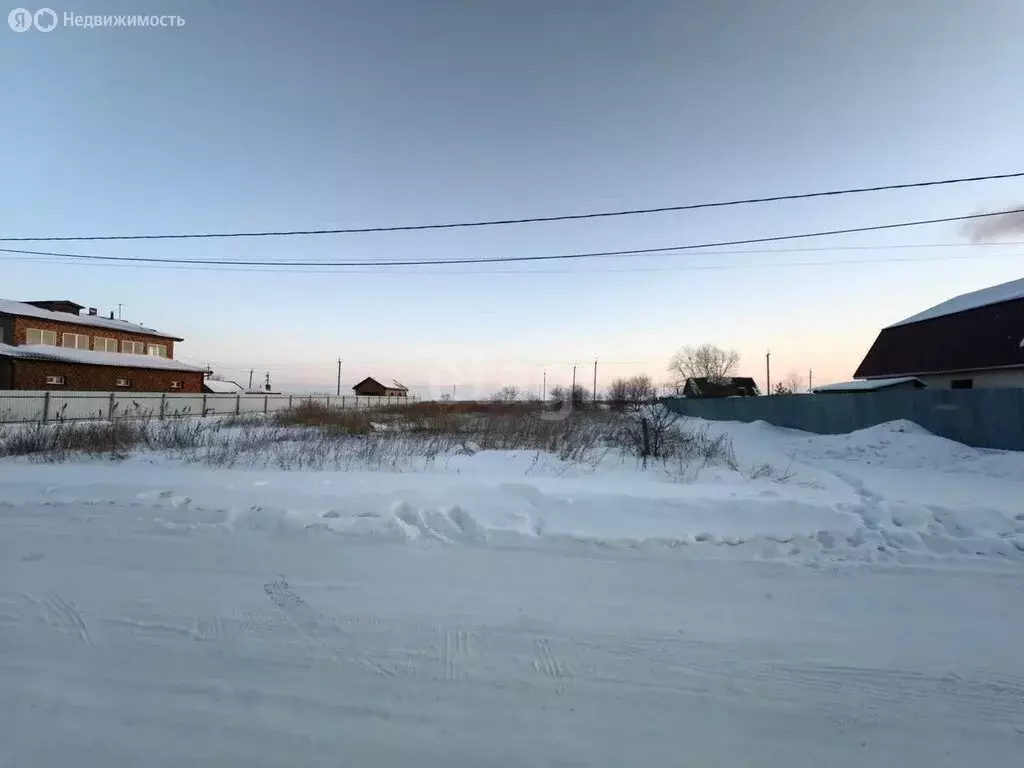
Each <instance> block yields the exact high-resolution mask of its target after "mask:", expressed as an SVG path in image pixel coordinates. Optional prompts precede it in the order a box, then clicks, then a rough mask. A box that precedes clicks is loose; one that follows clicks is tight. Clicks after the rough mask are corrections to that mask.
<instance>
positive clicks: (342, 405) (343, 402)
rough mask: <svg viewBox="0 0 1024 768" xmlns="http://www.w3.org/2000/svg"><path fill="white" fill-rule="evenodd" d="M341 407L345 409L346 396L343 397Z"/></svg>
mask: <svg viewBox="0 0 1024 768" xmlns="http://www.w3.org/2000/svg"><path fill="white" fill-rule="evenodd" d="M341 407H342V409H344V408H345V396H344V395H342V396H341Z"/></svg>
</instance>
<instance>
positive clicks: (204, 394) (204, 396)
mask: <svg viewBox="0 0 1024 768" xmlns="http://www.w3.org/2000/svg"><path fill="white" fill-rule="evenodd" d="M203 417H204V418H205V417H206V393H205V392H203Z"/></svg>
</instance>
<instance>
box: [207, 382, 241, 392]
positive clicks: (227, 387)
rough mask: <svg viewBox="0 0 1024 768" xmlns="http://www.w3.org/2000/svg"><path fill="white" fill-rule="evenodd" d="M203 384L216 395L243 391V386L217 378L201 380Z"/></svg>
mask: <svg viewBox="0 0 1024 768" xmlns="http://www.w3.org/2000/svg"><path fill="white" fill-rule="evenodd" d="M203 386H204V387H206V388H207V389H208V390H210V391H211V392H213V393H214V394H217V395H234V394H238V393H239V392H244V391H245V388H244V387H243V386H242V385H241V384H239V383H237V382H234V381H221V380H219V379H207V380H206V381H204V382H203Z"/></svg>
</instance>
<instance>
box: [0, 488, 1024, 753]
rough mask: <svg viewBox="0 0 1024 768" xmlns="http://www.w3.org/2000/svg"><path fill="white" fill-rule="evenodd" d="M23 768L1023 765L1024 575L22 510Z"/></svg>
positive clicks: (136, 513)
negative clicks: (397, 538)
mask: <svg viewBox="0 0 1024 768" xmlns="http://www.w3.org/2000/svg"><path fill="white" fill-rule="evenodd" d="M0 557H2V567H3V579H2V585H3V593H2V596H0V745H2V747H0V748H2V752H3V755H4V759H3V765H4V766H11V767H12V768H21V767H22V766H25V767H26V768H27V767H28V766H34V767H36V768H49V767H51V766H53V767H56V766H61V767H63V766H68V765H76V766H97V767H99V766H103V767H104V768H107V767H108V766H115V765H146V766H181V765H211V766H214V765H216V766H219V767H221V768H224V767H226V766H246V768H252V767H253V766H283V765H289V766H299V765H303V766H304V765H309V766H323V765H375V766H389V765H394V766H398V765H420V766H435V765H436V766H452V765H467V766H470V765H472V766H476V765H509V766H512V765H515V766H521V765H609V766H612V765H614V766H621V765H700V766H735V765H756V766H787V768H788V767H790V766H814V767H815V768H818V767H819V766H822V765H829V766H864V765H872V766H900V767H901V768H905V766H965V765H986V766H1018V765H1019V764H1020V755H1021V754H1022V751H1024V653H1022V651H1021V649H1022V648H1024V633H1022V621H1021V613H1020V612H1021V606H1022V605H1024V571H1021V570H1020V569H1018V568H1005V569H995V570H989V569H978V568H975V567H972V566H967V565H959V566H957V567H953V568H932V567H914V568H907V567H891V566H879V565H870V566H863V565H862V566H842V567H835V568H827V567H826V568H807V567H801V566H798V565H793V564H783V563H756V562H728V561H716V560H706V559H693V558H689V559H686V558H680V557H673V556H672V555H671V553H664V554H662V555H660V556H652V555H651V553H650V552H644V553H638V552H635V551H631V550H628V549H618V548H607V549H602V548H601V547H586V548H581V549H580V550H579V551H575V552H567V551H565V550H564V549H560V548H552V549H547V548H517V547H513V546H510V547H502V546H498V547H486V548H485V547H473V546H450V545H444V544H441V543H438V542H433V541H427V542H417V543H415V544H405V543H395V542H391V541H380V540H376V539H373V538H364V539H359V538H351V539H350V538H345V539H344V540H339V537H338V536H337V535H336V534H333V533H331V532H329V531H327V530H320V531H313V530H307V531H304V532H290V531H282V530H267V529H257V530H250V529H236V530H233V531H231V532H225V530H224V529H223V528H220V527H216V526H210V527H208V528H195V529H189V530H184V529H180V528H176V527H174V526H168V525H161V524H159V521H158V520H157V519H156V518H155V516H154V510H153V509H151V508H149V507H148V506H146V505H144V504H139V505H136V506H134V507H133V506H126V505H116V504H109V505H98V504H90V505H68V506H52V505H40V504H23V505H19V506H17V507H16V508H15V507H8V508H5V509H3V515H2V528H0Z"/></svg>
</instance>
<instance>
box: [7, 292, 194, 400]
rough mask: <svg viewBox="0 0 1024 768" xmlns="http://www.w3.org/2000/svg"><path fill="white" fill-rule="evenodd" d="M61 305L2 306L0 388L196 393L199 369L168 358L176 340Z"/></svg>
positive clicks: (72, 304)
mask: <svg viewBox="0 0 1024 768" xmlns="http://www.w3.org/2000/svg"><path fill="white" fill-rule="evenodd" d="M83 309H86V308H85V307H83V306H82V305H81V304H76V303H75V302H73V301H68V300H67V299H58V300H50V301H11V300H9V299H0V389H31V390H41V389H48V390H55V391H65V392H88V391H100V392H112V391H118V390H125V391H128V392H201V391H202V389H203V376H204V373H205V371H204V369H202V368H199V367H196V366H194V365H187V364H185V363H179V362H178V361H177V360H175V359H174V345H175V343H176V342H179V341H181V338H180V337H178V336H173V335H171V334H169V333H164V332H162V331H158V330H155V329H153V328H147V327H145V326H142V325H137V324H135V323H129V322H128V321H127V320H118V319H115V318H114V313H113V312H111V313H110V317H103V316H101V315H99V314H98V313H97V311H96V310H95V309H94V308H89V309H88V313H87V314H85V315H82V314H80V312H81V311H82V310H83Z"/></svg>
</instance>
